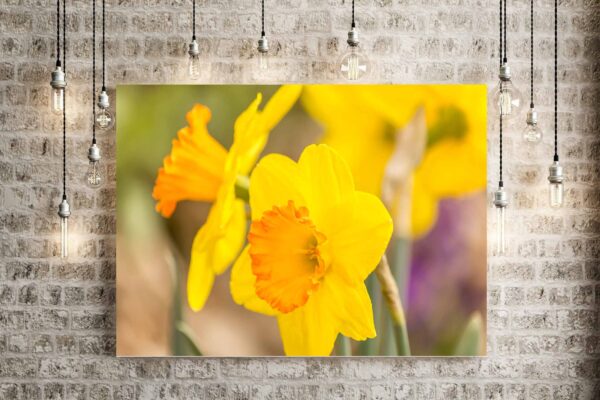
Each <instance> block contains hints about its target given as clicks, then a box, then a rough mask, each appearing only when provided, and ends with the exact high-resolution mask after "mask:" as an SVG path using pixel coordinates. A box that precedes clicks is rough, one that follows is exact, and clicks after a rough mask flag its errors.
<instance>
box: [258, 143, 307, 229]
mask: <svg viewBox="0 0 600 400" xmlns="http://www.w3.org/2000/svg"><path fill="white" fill-rule="evenodd" d="M307 190H308V188H307V186H306V183H305V179H304V178H303V176H302V172H301V171H300V169H299V168H298V165H297V164H296V163H295V162H293V161H292V160H291V159H289V158H288V157H285V156H282V155H280V154H269V155H267V156H265V157H264V158H262V159H261V160H260V161H259V162H258V164H257V165H256V168H255V169H254V171H253V172H252V176H251V177H250V208H251V209H252V219H259V218H260V217H261V215H262V214H263V213H264V212H265V211H267V210H270V209H271V208H272V207H273V206H284V205H286V204H287V203H288V201H290V200H292V201H294V203H295V204H296V206H297V207H302V206H305V205H306V200H305V195H304V193H305V192H306V191H307Z"/></svg>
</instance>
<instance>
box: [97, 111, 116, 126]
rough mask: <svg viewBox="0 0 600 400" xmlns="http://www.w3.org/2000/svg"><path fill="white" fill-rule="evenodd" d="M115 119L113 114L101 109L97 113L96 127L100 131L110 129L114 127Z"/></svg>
mask: <svg viewBox="0 0 600 400" xmlns="http://www.w3.org/2000/svg"><path fill="white" fill-rule="evenodd" d="M114 123H115V119H114V117H113V115H112V113H111V112H110V111H109V110H108V109H106V108H99V109H98V111H97V112H96V127H98V128H100V129H110V128H112V127H113V125H114Z"/></svg>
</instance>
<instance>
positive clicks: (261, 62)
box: [256, 34, 269, 71]
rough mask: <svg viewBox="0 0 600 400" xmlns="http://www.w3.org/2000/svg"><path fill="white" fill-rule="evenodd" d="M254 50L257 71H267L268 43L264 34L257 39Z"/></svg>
mask: <svg viewBox="0 0 600 400" xmlns="http://www.w3.org/2000/svg"><path fill="white" fill-rule="evenodd" d="M256 50H257V57H256V59H257V63H258V69H259V70H262V71H264V70H267V69H269V41H268V40H267V38H266V36H265V35H264V34H263V35H262V36H261V37H260V39H258V46H257V47H256Z"/></svg>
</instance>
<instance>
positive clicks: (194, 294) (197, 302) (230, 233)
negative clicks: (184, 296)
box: [188, 195, 246, 311]
mask: <svg viewBox="0 0 600 400" xmlns="http://www.w3.org/2000/svg"><path fill="white" fill-rule="evenodd" d="M223 208H224V209H225V210H223ZM245 235H246V216H245V210H244V203H243V201H241V200H237V199H235V198H233V199H232V198H231V195H229V198H227V199H217V202H216V203H215V205H213V207H212V208H211V210H210V212H209V215H208V218H207V220H206V223H205V224H204V225H203V226H202V228H200V230H199V231H198V233H196V236H195V237H194V242H193V244H192V254H191V259H190V272H189V276H188V301H189V304H190V307H191V308H192V309H193V310H194V311H198V310H200V309H202V307H204V303H205V302H206V299H207V298H208V295H209V294H210V289H211V288H212V281H211V282H210V285H209V283H208V282H206V281H204V279H206V278H207V277H210V278H211V279H212V280H214V276H215V275H219V274H222V273H223V272H224V271H225V270H226V269H227V267H228V266H229V265H230V264H231V263H232V262H233V260H234V259H235V257H236V256H237V255H238V254H239V251H240V250H241V248H242V246H243V244H244V239H245Z"/></svg>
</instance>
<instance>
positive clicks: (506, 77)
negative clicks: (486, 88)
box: [498, 64, 511, 81]
mask: <svg viewBox="0 0 600 400" xmlns="http://www.w3.org/2000/svg"><path fill="white" fill-rule="evenodd" d="M498 77H499V78H500V80H501V81H510V78H511V75H510V67H509V66H508V64H502V65H501V66H500V72H499V73H498Z"/></svg>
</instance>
